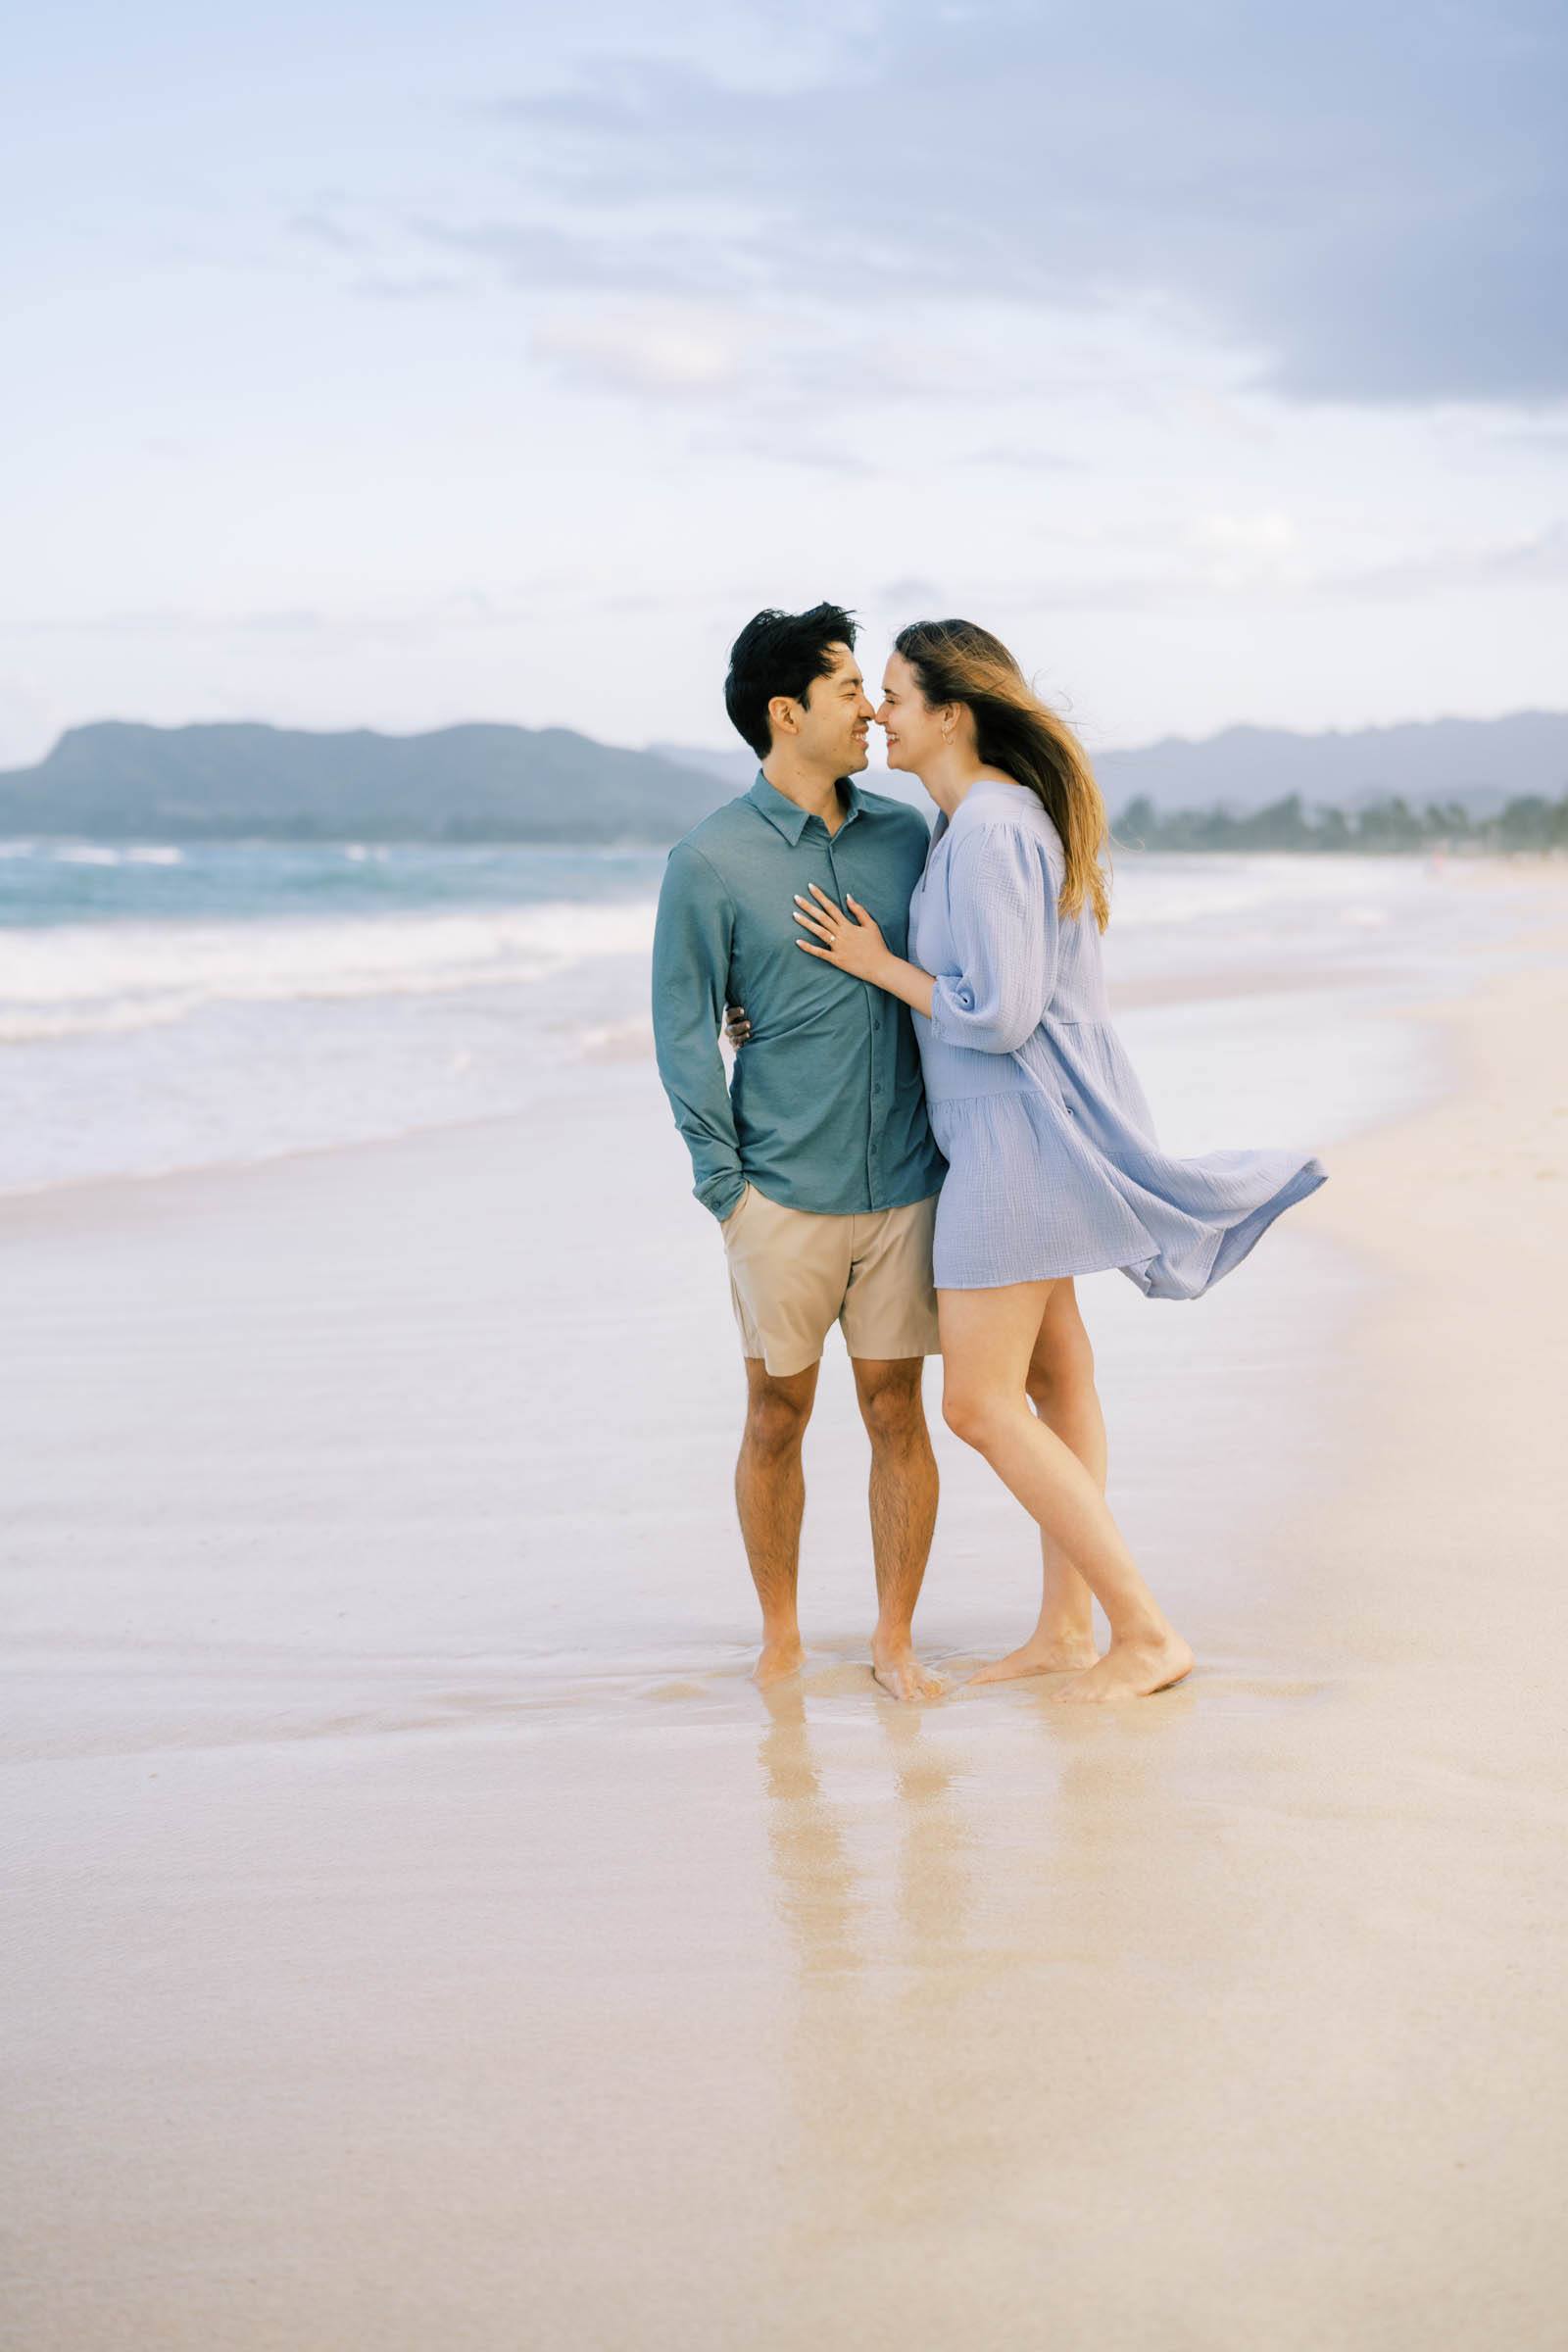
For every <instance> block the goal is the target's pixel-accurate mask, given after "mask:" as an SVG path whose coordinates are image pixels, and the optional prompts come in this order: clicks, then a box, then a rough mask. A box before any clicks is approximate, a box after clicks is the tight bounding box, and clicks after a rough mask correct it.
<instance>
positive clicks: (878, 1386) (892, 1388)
mask: <svg viewBox="0 0 1568 2352" xmlns="http://www.w3.org/2000/svg"><path fill="white" fill-rule="evenodd" d="M856 1394H857V1396H858V1398H859V1402H860V1418H861V1420H862V1421H863V1422H864V1423H865V1427H866V1433H867V1435H868V1436H869V1438H870V1440H871V1443H872V1445H873V1446H907V1445H911V1444H913V1443H916V1442H917V1441H918V1440H919V1439H920V1438H921V1437H923V1436H924V1435H925V1434H926V1427H925V1404H924V1401H923V1399H922V1397H921V1394H920V1367H919V1366H917V1367H916V1368H915V1369H914V1370H913V1371H912V1372H898V1373H894V1374H888V1375H886V1376H884V1377H882V1378H880V1379H867V1378H866V1377H865V1375H864V1374H863V1373H858V1374H857V1376H856Z"/></svg>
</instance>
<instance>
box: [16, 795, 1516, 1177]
mask: <svg viewBox="0 0 1568 2352" xmlns="http://www.w3.org/2000/svg"><path fill="white" fill-rule="evenodd" d="M662 864H663V857H662V853H661V852H658V851H640V850H564V849H524V848H515V847H493V848H491V847H464V848H431V847H423V846H413V845H410V846H393V847H382V846H379V845H376V846H369V845H363V844H357V843H343V844H310V845H304V844H301V845H287V844H267V845H256V846H249V845H244V844H230V843H223V844H212V845H208V844H181V845H173V844H168V845H157V844H153V845H148V846H145V847H138V848H125V847H123V846H120V845H114V846H111V845H107V844H94V843H68V844H57V843H36V842H33V843H28V842H10V843H0V1192H18V1191H32V1190H36V1189H38V1188H41V1187H47V1186H53V1185H56V1184H61V1183H71V1182H79V1181H83V1180H87V1179H91V1178H95V1177H106V1176H115V1175H140V1176H145V1175H153V1174H157V1173H159V1172H161V1171H163V1170H166V1169H172V1168H179V1167H193V1166H206V1165H212V1164H218V1163H224V1162H232V1161H241V1162H242V1161H246V1160H251V1159H255V1158H259V1157H265V1156H268V1155H270V1154H272V1153H275V1152H289V1151H299V1150H310V1149H321V1148H325V1147H329V1146H331V1145H334V1144H342V1143H350V1142H364V1141H369V1140H372V1139H374V1138H376V1137H380V1136H387V1135H393V1134H398V1133H402V1132H406V1131H408V1130H409V1129H413V1128H420V1127H433V1126H444V1125H448V1124H453V1123H456V1122H460V1121H463V1120H467V1119H473V1118H484V1117H490V1116H495V1115H499V1114H505V1113H512V1112H526V1111H527V1110H528V1108H529V1107H530V1105H531V1104H532V1103H535V1102H537V1101H538V1100H539V1099H540V1097H541V1092H542V1090H543V1089H545V1088H546V1087H547V1086H559V1085H560V1083H561V1082H562V1081H563V1080H564V1079H565V1078H568V1077H569V1075H570V1074H572V1073H575V1074H577V1075H578V1076H579V1077H580V1079H581V1081H582V1083H584V1084H589V1085H591V1084H592V1083H593V1082H594V1079H593V1073H594V1070H595V1068H596V1067H601V1068H602V1066H603V1064H604V1063H606V1062H607V1061H615V1062H622V1061H627V1060H646V1061H648V1063H649V1069H648V1078H649V1084H650V1086H655V1085H656V1084H657V1081H656V1079H655V1076H654V1073H653V1069H652V1064H651V1050H652V1037H651V1030H650V1024H649V1008H648V953H649V948H650V945H651V942H652V937H653V920H654V906H655V899H656V895H657V891H658V887H659V877H660V874H661V871H662ZM1114 904H1115V914H1114V918H1113V922H1112V926H1111V931H1110V934H1109V936H1108V938H1107V942H1106V960H1107V968H1108V970H1109V973H1110V976H1111V983H1112V994H1113V999H1114V998H1115V997H1116V995H1117V992H1118V991H1119V992H1120V993H1121V1001H1122V1003H1123V1004H1125V1005H1129V1006H1132V1007H1139V1006H1140V1005H1141V1002H1142V1001H1143V1000H1147V998H1148V997H1149V996H1150V995H1151V994H1154V995H1158V994H1160V993H1162V992H1165V993H1171V994H1174V995H1175V996H1177V997H1181V996H1183V995H1184V994H1185V995H1186V996H1187V997H1189V998H1190V999H1191V1002H1189V1003H1186V1004H1184V1005H1182V1006H1181V1007H1180V1009H1179V1011H1177V1010H1172V1009H1163V1010H1158V1011H1156V1010H1153V1009H1141V1008H1140V1009H1134V1010H1131V1011H1129V1013H1128V1017H1127V1023H1126V1027H1125V1034H1126V1036H1127V1040H1128V1043H1129V1045H1130V1046H1132V1045H1134V1044H1135V1043H1138V1045H1139V1051H1140V1054H1141V1055H1142V1056H1143V1057H1144V1058H1145V1061H1146V1064H1147V1065H1148V1066H1147V1067H1146V1083H1148V1084H1149V1085H1150V1087H1151V1093H1152V1100H1153V1102H1154V1105H1155V1108H1156V1111H1158V1112H1160V1115H1161V1123H1162V1126H1163V1125H1164V1123H1165V1119H1166V1115H1167V1114H1166V1111H1165V1108H1164V1106H1163V1105H1162V1103H1161V1094H1162V1092H1163V1093H1164V1094H1165V1095H1166V1097H1167V1100H1168V1102H1169V1105H1170V1113H1169V1115H1170V1116H1171V1117H1172V1118H1173V1120H1174V1121H1175V1127H1174V1128H1173V1131H1172V1137H1171V1140H1172V1141H1173V1142H1176V1141H1177V1140H1178V1137H1177V1133H1176V1129H1180V1130H1181V1131H1182V1132H1183V1134H1185V1133H1186V1132H1187V1131H1188V1130H1189V1129H1197V1128H1204V1127H1206V1126H1207V1125H1208V1123H1209V1122H1208V1121H1207V1119H1206V1118H1205V1117H1204V1115H1203V1106H1204V1104H1205V1103H1206V1102H1210V1101H1211V1102H1212V1105H1213V1111H1214V1116H1215V1119H1216V1120H1218V1121H1219V1122H1220V1123H1221V1124H1222V1125H1223V1124H1224V1119H1223V1114H1224V1111H1225V1107H1226V1100H1227V1097H1228V1095H1229V1093H1230V1091H1231V1090H1232V1089H1233V1088H1234V1087H1235V1086H1237V1085H1240V1086H1241V1087H1242V1089H1243V1091H1244V1093H1247V1094H1248V1095H1250V1106H1251V1107H1254V1108H1260V1109H1264V1108H1266V1109H1268V1110H1269V1111H1271V1112H1272V1111H1273V1110H1274V1108H1275V1107H1276V1105H1275V1103H1274V1102H1273V1101H1272V1100H1271V1099H1270V1098H1272V1097H1273V1096H1274V1095H1275V1092H1276V1089H1277V1091H1278V1104H1279V1107H1282V1108H1284V1109H1288V1110H1289V1111H1290V1112H1291V1113H1292V1114H1293V1115H1292V1116H1291V1118H1290V1120H1289V1125H1288V1129H1287V1131H1286V1132H1284V1133H1283V1134H1280V1135H1279V1139H1278V1140H1281V1141H1286V1142H1289V1141H1293V1140H1295V1139H1296V1137H1297V1136H1298V1134H1299V1133H1302V1132H1304V1128H1305V1125H1306V1124H1310V1125H1312V1126H1313V1128H1314V1131H1320V1130H1321V1129H1322V1127H1323V1125H1324V1123H1325V1122H1327V1123H1328V1125H1329V1126H1330V1127H1336V1126H1337V1128H1338V1129H1339V1130H1343V1128H1344V1126H1345V1125H1346V1124H1347V1123H1353V1120H1354V1117H1355V1116H1356V1115H1359V1112H1360V1110H1361V1109H1363V1108H1365V1107H1367V1106H1368V1105H1371V1104H1374V1103H1383V1102H1387V1103H1391V1104H1393V1103H1398V1102H1401V1101H1403V1100H1405V1099H1406V1097H1407V1095H1408V1093H1409V1089H1410V1087H1411V1086H1412V1085H1414V1084H1416V1083H1417V1082H1418V1081H1417V1079H1416V1077H1415V1076H1413V1075H1412V1072H1411V1068H1410V1066H1409V1057H1410V1054H1412V1053H1413V1052H1414V1051H1415V1049H1414V1048H1413V1047H1412V1046H1411V1045H1410V1042H1409V1040H1408V1039H1407V1038H1406V1039H1404V1040H1403V1042H1402V1043H1401V1042H1400V1039H1399V1038H1398V1037H1397V1035H1396V1033H1395V1029H1394V1026H1393V1025H1392V1024H1389V1023H1386V1022H1379V1021H1378V1019H1377V1014H1378V1012H1379V1010H1380V1009H1386V1008H1388V1007H1390V1006H1392V1005H1395V1004H1397V1003H1398V1002H1402V1001H1407V1000H1408V998H1409V997H1410V996H1411V995H1412V994H1427V993H1434V992H1438V991H1441V990H1442V989H1443V988H1445V987H1446V986H1449V985H1452V972H1453V969H1454V966H1455V962H1456V960H1457V959H1456V957H1455V954H1454V950H1455V947H1456V945H1458V944H1470V943H1472V942H1474V941H1475V940H1476V939H1479V938H1484V937H1489V936H1497V937H1499V938H1500V937H1502V936H1503V935H1504V934H1505V931H1506V927H1507V920H1508V917H1507V910H1506V908H1505V907H1504V906H1503V904H1502V902H1501V899H1500V897H1499V896H1498V894H1496V893H1489V891H1488V890H1487V889H1486V888H1485V886H1484V883H1483V884H1482V886H1480V887H1478V886H1477V878H1476V876H1475V875H1474V873H1470V874H1465V875H1460V874H1456V873H1455V872H1454V871H1453V870H1452V869H1443V868H1441V867H1438V866H1435V865H1432V864H1430V863H1424V862H1422V861H1420V860H1415V859H1387V860H1372V859H1356V858H1344V859H1328V858H1324V859H1304V858H1277V857H1276V858H1169V857H1167V858H1157V857H1153V858H1152V857H1144V858H1131V857H1128V858H1123V859H1122V860H1121V863H1120V865H1119V868H1118V871H1117V875H1116V884H1115V901H1114ZM1385 1030H1386V1031H1387V1032H1388V1035H1387V1036H1386V1037H1384V1036H1382V1035H1380V1032H1381V1031H1385ZM1140 1041H1141V1042H1140ZM1401 1054H1402V1055H1403V1056H1404V1060H1403V1061H1402V1062H1400V1069H1401V1070H1402V1071H1403V1076H1402V1077H1401V1076H1400V1074H1399V1071H1398V1070H1396V1069H1395V1068H1394V1067H1393V1061H1395V1060H1398V1059H1399V1056H1400V1055H1401ZM1205 1070H1208V1071H1211V1072H1213V1073H1215V1076H1214V1079H1213V1081H1212V1083H1209V1082H1208V1081H1205V1079H1204V1077H1203V1072H1204V1071H1205ZM1167 1078H1168V1081H1169V1083H1168V1085H1166V1084H1165V1081H1166V1079H1167ZM1420 1083H1425V1081H1424V1080H1422V1081H1420ZM1247 1124H1248V1134H1247V1135H1246V1136H1237V1135H1234V1134H1232V1135H1230V1137H1229V1139H1228V1140H1240V1141H1248V1140H1250V1137H1251V1134H1252V1132H1253V1129H1254V1126H1256V1122H1255V1121H1254V1120H1252V1119H1249V1121H1248V1122H1247ZM1230 1126H1231V1127H1232V1128H1234V1121H1232V1122H1230ZM1256 1131H1257V1132H1258V1133H1259V1134H1263V1133H1265V1132H1266V1133H1267V1134H1268V1135H1270V1136H1271V1137H1272V1136H1273V1135H1274V1134H1275V1132H1276V1126H1275V1124H1269V1125H1268V1126H1267V1127H1266V1128H1264V1127H1257V1129H1256ZM1220 1140H1225V1139H1220ZM1181 1148H1188V1147H1186V1146H1185V1145H1183V1146H1181ZM1191 1148H1197V1145H1196V1143H1195V1144H1194V1145H1193V1146H1192V1147H1191Z"/></svg>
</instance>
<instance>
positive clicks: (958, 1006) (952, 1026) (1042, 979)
mask: <svg viewBox="0 0 1568 2352" xmlns="http://www.w3.org/2000/svg"><path fill="white" fill-rule="evenodd" d="M1056 888H1057V886H1056V881H1055V877H1054V874H1053V872H1052V869H1051V865H1050V861H1049V860H1048V858H1047V857H1046V855H1045V853H1044V851H1043V850H1042V849H1041V848H1040V846H1039V845H1038V843H1037V842H1036V841H1035V840H1034V839H1033V837H1032V836H1031V835H1030V834H1028V833H1026V832H1024V831H1023V830H1022V829H1021V828H1020V827H1018V826H1016V825H1007V824H998V825H987V826H985V827H984V828H977V829H976V831H975V832H973V833H972V834H970V835H969V836H968V838H967V839H966V840H963V841H961V842H959V843H957V844H956V846H955V849H954V853H953V858H952V866H951V875H950V882H949V890H950V899H949V918H950V922H951V926H952V932H953V939H954V945H955V948H956V953H957V956H958V958H959V968H958V970H957V971H956V972H938V973H936V974H935V975H934V982H935V985H934V987H933V990H932V995H931V1028H932V1032H933V1034H934V1035H935V1036H937V1037H938V1038H940V1039H941V1040H942V1042H943V1043H944V1044H945V1045H950V1046H967V1047H969V1048H970V1049H971V1050H972V1051H975V1052H978V1053H981V1054H1015V1053H1016V1052H1017V1050H1018V1048H1019V1047H1020V1046H1021V1045H1023V1044H1024V1042H1025V1040H1026V1039H1028V1038H1030V1037H1032V1036H1033V1035H1034V1033H1035V1031H1036V1029H1038V1027H1039V1026H1040V1022H1041V1020H1042V1018H1043V1016H1044V1014H1045V1011H1046V1007H1047V1006H1048V1005H1049V1004H1050V1003H1051V997H1052V991H1053V989H1054V985H1055V974H1056V948H1057V942H1058V939H1059V936H1060V922H1059V918H1058V915H1057V912H1056Z"/></svg>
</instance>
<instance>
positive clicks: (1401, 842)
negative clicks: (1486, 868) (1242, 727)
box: [1114, 792, 1568, 857]
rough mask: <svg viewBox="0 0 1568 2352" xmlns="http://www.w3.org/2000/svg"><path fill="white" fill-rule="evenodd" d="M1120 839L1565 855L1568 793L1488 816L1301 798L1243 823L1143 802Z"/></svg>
mask: <svg viewBox="0 0 1568 2352" xmlns="http://www.w3.org/2000/svg"><path fill="white" fill-rule="evenodd" d="M1114 831H1115V838H1116V840H1117V841H1118V842H1119V843H1120V845H1121V846H1122V848H1124V849H1136V850H1306V851H1339V852H1341V853H1344V852H1350V853H1352V854H1354V853H1357V852H1359V853H1361V854H1363V855H1366V856H1372V857H1384V856H1388V855H1390V854H1391V853H1397V852H1406V853H1408V852H1409V851H1412V850H1434V849H1452V850H1464V851H1472V852H1475V851H1483V852H1493V853H1497V852H1504V853H1506V852H1510V851H1515V852H1516V851H1538V852H1539V851H1544V850H1568V792H1565V793H1564V794H1563V795H1562V797H1561V799H1559V800H1555V801H1548V800H1544V799H1543V798H1542V797H1541V796H1540V795H1539V794H1535V793H1531V794H1526V795H1524V796H1522V797H1521V798H1519V799H1517V800H1512V801H1509V802H1508V803H1507V805H1506V807H1504V808H1502V809H1498V810H1496V811H1495V814H1493V815H1490V816H1475V815H1472V814H1471V812H1470V811H1469V810H1468V809H1465V808H1464V807H1463V806H1462V805H1461V804H1460V803H1459V802H1458V801H1429V802H1428V803H1427V804H1426V805H1425V807H1423V808H1420V809H1414V808H1412V807H1411V806H1410V804H1409V802H1408V801H1405V800H1401V799H1394V800H1387V801H1374V802H1372V803H1370V804H1369V805H1368V806H1367V807H1366V808H1364V809H1353V810H1349V811H1347V810H1345V809H1309V808H1308V807H1307V806H1306V804H1305V803H1304V802H1303V801H1302V799H1301V797H1300V795H1299V793H1294V792H1293V793H1292V794H1291V795H1290V796H1289V798H1288V799H1286V800H1283V801H1275V802H1273V803H1272V804H1271V805H1270V806H1269V807H1268V808H1266V809H1254V810H1252V811H1251V813H1250V815H1246V816H1230V815H1227V814H1226V812H1225V810H1224V809H1166V810H1163V811H1162V810H1160V809H1156V808H1155V807H1154V804H1153V802H1152V801H1151V800H1148V799H1147V798H1145V796H1144V795H1143V794H1140V795H1139V797H1138V798H1137V799H1136V800H1134V801H1129V802H1128V804H1127V806H1126V808H1125V809H1123V810H1122V812H1121V815H1120V816H1119V817H1118V818H1117V820H1116V824H1115V828H1114Z"/></svg>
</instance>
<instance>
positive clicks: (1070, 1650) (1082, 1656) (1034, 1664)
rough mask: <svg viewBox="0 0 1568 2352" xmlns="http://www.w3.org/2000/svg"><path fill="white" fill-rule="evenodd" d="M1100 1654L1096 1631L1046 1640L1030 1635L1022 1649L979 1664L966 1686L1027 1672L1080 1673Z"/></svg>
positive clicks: (1019, 1676)
mask: <svg viewBox="0 0 1568 2352" xmlns="http://www.w3.org/2000/svg"><path fill="white" fill-rule="evenodd" d="M1099 1656H1100V1652H1099V1650H1098V1649H1097V1648H1096V1647H1095V1637H1094V1635H1093V1634H1054V1635H1052V1636H1050V1637H1048V1638H1046V1639H1044V1640H1043V1639H1042V1638H1041V1636H1040V1635H1038V1634H1031V1635H1030V1637H1029V1639H1028V1641H1027V1642H1025V1643H1024V1644H1023V1647H1022V1648H1021V1649H1010V1650H1009V1651H1008V1652H1007V1655H1006V1656H1005V1658H993V1659H992V1661H991V1663H990V1664H989V1665H988V1666H977V1667H976V1669H975V1671H974V1673H973V1674H971V1675H970V1677H969V1680H968V1682H967V1683H966V1684H965V1685H964V1689H965V1690H971V1689H972V1688H973V1686H974V1685H975V1684H976V1683H1015V1682H1019V1681H1021V1680H1022V1678H1023V1677H1024V1676H1025V1675H1026V1674H1079V1673H1081V1672H1082V1671H1083V1669H1084V1668H1085V1667H1086V1666H1093V1665H1094V1664H1095V1662H1096V1660H1097V1659H1098V1657H1099Z"/></svg>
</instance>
